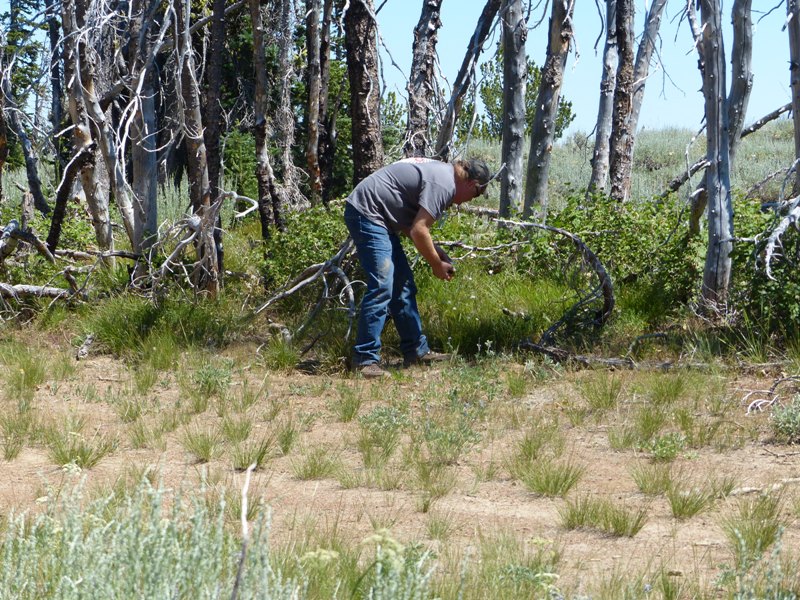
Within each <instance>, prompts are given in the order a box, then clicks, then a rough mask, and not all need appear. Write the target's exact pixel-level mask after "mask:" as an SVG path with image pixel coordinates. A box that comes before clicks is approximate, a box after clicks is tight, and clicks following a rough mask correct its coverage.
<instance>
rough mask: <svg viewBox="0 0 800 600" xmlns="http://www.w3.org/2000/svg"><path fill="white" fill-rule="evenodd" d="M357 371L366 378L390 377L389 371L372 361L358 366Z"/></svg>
mask: <svg viewBox="0 0 800 600" xmlns="http://www.w3.org/2000/svg"><path fill="white" fill-rule="evenodd" d="M356 373H360V374H361V376H362V377H363V378H364V379H381V378H383V377H389V376H390V375H389V371H384V370H383V369H381V366H380V365H379V364H378V363H370V364H368V365H362V366H359V367H356Z"/></svg>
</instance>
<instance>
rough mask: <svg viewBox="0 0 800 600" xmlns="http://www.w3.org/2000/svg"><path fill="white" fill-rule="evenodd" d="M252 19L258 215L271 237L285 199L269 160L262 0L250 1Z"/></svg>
mask: <svg viewBox="0 0 800 600" xmlns="http://www.w3.org/2000/svg"><path fill="white" fill-rule="evenodd" d="M250 18H251V19H252V22H253V66H254V67H255V101H254V105H253V109H254V112H255V115H254V116H255V126H254V133H255V141H256V180H257V181H258V215H259V218H260V221H261V237H262V238H263V239H265V240H267V239H269V237H270V227H271V226H272V225H273V223H274V219H273V214H275V215H280V214H281V210H282V209H281V203H282V199H281V197H280V194H279V192H278V189H277V186H276V184H275V175H274V173H273V171H272V165H271V164H270V159H269V149H268V147H267V140H268V137H269V135H268V134H269V123H268V121H267V110H268V97H267V87H268V82H267V60H266V55H265V35H264V20H263V17H262V13H261V0H250Z"/></svg>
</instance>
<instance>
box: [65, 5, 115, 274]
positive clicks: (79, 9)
mask: <svg viewBox="0 0 800 600" xmlns="http://www.w3.org/2000/svg"><path fill="white" fill-rule="evenodd" d="M85 24H86V23H85V6H84V5H83V3H81V4H77V3H76V2H75V0H62V3H61V28H62V30H63V32H64V35H63V40H64V49H63V56H64V81H66V82H68V83H69V86H68V87H69V89H68V95H67V102H68V104H67V107H68V110H69V114H70V119H71V120H72V125H73V128H72V145H73V148H74V154H75V155H78V154H79V153H80V152H81V151H82V150H84V149H89V148H92V149H94V145H93V141H92V134H91V128H90V125H89V116H88V114H87V112H86V103H85V102H84V98H83V91H82V90H81V85H80V74H79V72H78V71H79V68H80V62H81V61H80V60H79V56H80V54H81V53H82V52H84V50H83V49H82V47H83V45H84V42H82V41H79V40H78V34H79V30H80V28H82V27H83V26H84V25H85ZM96 164H97V155H96V151H92V156H91V157H90V158H89V159H88V160H87V161H86V163H85V164H83V166H82V167H81V172H80V180H81V186H82V188H83V193H84V195H85V196H86V205H87V207H88V210H89V214H90V215H91V216H92V227H93V228H94V232H95V238H96V240H97V246H98V248H99V249H100V250H101V251H107V250H108V251H113V250H114V237H113V235H112V232H111V216H110V214H109V210H108V197H107V196H106V195H105V194H103V192H102V190H101V186H100V182H99V179H98V173H97V168H96ZM107 264H109V265H110V264H113V260H110V261H108V263H107Z"/></svg>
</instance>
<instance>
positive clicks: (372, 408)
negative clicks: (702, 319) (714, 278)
mask: <svg viewBox="0 0 800 600" xmlns="http://www.w3.org/2000/svg"><path fill="white" fill-rule="evenodd" d="M51 352H52V353H54V354H57V353H58V352H64V354H65V355H67V354H68V356H66V358H65V359H64V360H65V361H69V360H71V361H73V362H72V365H71V366H70V368H68V369H62V371H63V372H64V374H63V377H62V378H61V379H58V380H56V379H49V380H46V381H44V382H42V383H40V384H39V385H37V386H36V388H35V389H34V390H32V394H33V395H32V399H31V401H30V407H29V408H28V409H27V410H32V413H31V414H34V415H35V418H34V419H33V420H32V423H33V424H32V425H30V428H29V430H28V433H27V436H26V438H25V442H24V443H23V444H22V447H21V449H20V450H19V453H18V454H17V455H16V456H14V457H13V458H10V460H4V461H2V462H0V508H1V509H2V511H3V512H4V513H8V512H10V511H12V510H13V511H21V510H37V508H36V507H37V502H38V503H39V504H41V503H42V502H44V500H43V498H44V497H45V496H46V495H47V494H48V490H49V492H50V493H51V494H52V490H53V489H58V488H59V487H62V486H65V485H66V484H67V483H68V482H69V481H70V480H71V478H73V477H74V476H73V475H72V473H73V472H74V471H76V469H74V468H73V469H64V468H63V465H62V464H60V463H61V462H62V461H64V460H65V458H64V457H65V456H67V458H68V453H69V452H70V451H73V452H75V456H76V457H77V458H76V459H75V462H76V463H78V464H81V463H80V461H82V460H86V457H87V456H90V455H91V451H92V450H93V449H94V450H95V451H96V454H95V455H94V456H95V458H96V459H97V461H96V464H94V465H93V466H89V465H90V464H91V463H92V462H94V461H93V460H92V461H88V460H86V462H85V464H84V468H83V469H82V470H81V477H85V479H86V485H87V487H88V489H89V490H91V492H92V493H93V494H94V493H96V494H98V495H102V494H107V493H110V492H111V491H115V490H120V489H125V488H127V489H130V487H131V486H133V485H135V484H136V480H138V479H140V478H141V477H142V476H143V475H144V474H145V473H146V472H149V475H148V476H149V477H150V478H152V479H154V480H155V479H158V480H160V481H162V482H163V483H164V485H166V486H167V487H170V488H181V487H182V488H184V489H185V488H189V489H195V490H203V492H202V493H207V494H208V493H211V494H217V495H219V494H225V496H226V497H227V498H229V500H230V503H231V504H232V505H234V506H236V505H237V504H238V497H239V490H240V489H241V486H242V484H243V481H244V473H243V471H242V470H241V469H235V468H234V463H236V462H238V463H242V461H247V459H248V456H247V453H252V455H253V456H256V455H257V454H258V452H257V448H259V447H262V448H264V450H265V452H264V453H263V456H262V457H261V458H263V462H262V464H261V466H260V467H259V469H257V470H256V471H255V473H254V474H253V480H252V483H251V494H250V495H251V497H252V498H253V499H258V501H259V502H263V504H265V505H267V506H268V507H269V508H270V509H271V514H272V539H273V541H274V544H276V545H277V546H284V545H289V544H295V545H296V544H297V543H298V540H300V539H302V540H304V543H305V544H306V545H307V546H308V547H313V546H319V547H325V546H326V545H327V544H332V543H333V540H336V542H337V543H339V544H341V543H344V544H347V543H352V544H358V543H359V542H360V541H361V540H363V539H365V538H366V537H368V536H369V535H370V534H372V533H373V532H374V531H376V530H381V529H386V530H389V531H390V532H391V534H392V536H394V537H395V538H396V539H398V540H400V541H401V542H403V543H406V544H409V543H419V544H421V545H422V546H423V547H425V548H430V549H432V550H434V551H435V552H436V555H437V556H438V557H439V560H440V563H441V564H442V566H443V567H444V568H445V569H446V570H453V571H456V572H457V571H458V569H459V564H461V563H462V561H463V560H464V559H465V558H466V557H469V556H471V555H475V554H477V553H481V552H486V551H487V546H488V545H490V544H492V543H494V544H500V546H502V547H506V548H514V549H515V550H514V552H519V556H520V557H523V556H527V557H528V558H529V559H530V560H534V557H535V556H540V557H541V556H542V552H549V553H550V555H551V559H552V563H553V568H554V570H555V571H556V572H557V573H558V574H559V575H560V583H559V587H561V588H562V589H568V590H572V591H573V592H574V593H578V592H582V591H584V590H586V589H588V587H589V584H590V582H596V581H597V580H598V578H601V579H603V578H606V579H607V578H609V577H614V576H615V574H619V575H624V576H626V577H640V578H641V581H642V582H643V585H650V584H652V578H654V577H658V576H666V577H669V578H673V579H675V580H676V581H686V582H692V585H699V586H701V587H703V588H705V589H713V588H714V585H715V584H714V582H715V581H716V580H717V579H718V578H719V577H720V575H721V574H722V573H723V571H724V568H723V565H727V566H728V567H730V566H732V565H733V564H734V562H735V556H736V552H735V549H734V547H733V543H732V541H731V538H730V536H729V535H726V526H727V525H726V524H729V523H731V522H734V521H735V519H736V518H740V517H741V518H745V517H743V516H742V515H743V514H744V512H743V511H745V508H746V506H747V503H748V502H752V500H753V499H754V498H757V497H759V495H760V494H761V493H762V492H770V493H773V494H776V495H777V496H778V497H779V498H780V507H779V514H778V515H777V517H776V518H777V519H778V520H779V522H780V524H781V526H782V527H783V528H784V533H783V547H784V548H785V549H789V550H791V549H792V548H794V549H797V548H800V452H798V451H797V448H796V447H791V446H784V445H780V444H777V443H776V442H775V440H774V439H772V433H771V428H770V421H769V415H768V412H765V413H760V414H753V415H748V414H746V408H747V405H748V403H749V402H750V401H752V400H753V399H755V398H757V397H767V394H766V392H757V391H758V390H767V389H768V388H769V387H770V386H771V385H772V383H773V381H775V379H776V378H778V377H780V376H781V373H778V372H769V371H762V372H748V374H747V375H742V374H741V372H734V371H731V370H727V369H724V368H719V369H711V370H708V371H689V370H675V371H671V372H661V371H658V372H646V371H617V372H609V371H570V370H564V369H562V368H560V367H557V366H554V365H551V364H546V363H545V364H543V363H540V362H528V363H523V362H521V361H520V360H519V359H512V358H491V359H484V360H481V361H479V362H477V363H466V362H454V363H452V364H446V365H444V366H441V367H436V368H428V367H415V368H412V369H408V370H400V369H398V370H396V371H395V372H394V375H393V376H392V377H391V378H390V379H388V380H382V381H367V380H363V379H360V378H357V377H355V378H354V377H352V376H350V375H348V374H341V373H339V374H307V373H302V372H298V371H289V370H283V371H275V370H269V369H267V368H266V367H264V366H263V363H262V362H261V361H260V360H259V359H258V355H257V352H256V349H255V347H249V346H247V347H238V348H235V349H231V350H227V351H225V352H223V353H221V354H210V353H203V354H202V355H201V356H195V357H193V358H186V359H185V360H182V361H181V365H182V366H181V367H179V368H177V369H174V370H171V371H160V372H146V371H145V370H143V369H142V368H141V367H133V366H131V365H130V364H128V363H126V362H124V361H121V360H117V359H114V358H110V357H106V356H90V357H89V358H88V359H86V360H83V361H80V362H75V361H74V358H72V356H71V353H72V350H69V351H62V350H58V349H55V350H52V349H51ZM198 373H201V374H203V376H202V377H199V376H198ZM784 391H787V392H788V391H789V390H784ZM753 392H756V393H755V394H754V393H753ZM789 395H790V394H789ZM785 399H786V398H784V400H785ZM13 406H14V403H13V402H12V400H11V399H10V398H8V397H7V398H6V400H5V401H4V410H5V415H6V417H4V418H5V419H6V422H8V415H10V414H12V413H13V411H14V410H16V409H13ZM237 432H238V433H237ZM59 434H61V435H62V437H61V438H59ZM8 435H9V434H8V431H6V442H7V443H8ZM64 436H66V437H64ZM245 438H246V440H245ZM59 440H60V441H59ZM70 440H72V441H70ZM637 440H638V441H637ZM73 442H74V443H73ZM79 447H81V448H83V453H82V454H81V453H79V452H78V448H79ZM65 448H67V449H66V450H65ZM243 454H244V455H245V456H244V457H242V455H243ZM544 464H549V465H552V466H554V472H555V473H558V470H559V469H566V468H568V467H569V466H573V467H579V476H578V478H577V482H576V483H575V485H574V486H573V487H572V488H571V489H569V490H568V491H565V492H564V493H563V497H562V496H560V495H559V494H560V492H555V493H554V492H542V491H539V492H537V491H535V490H537V489H539V490H541V488H540V487H537V486H540V485H542V478H544V479H545V480H547V478H548V477H549V476H547V475H544V476H542V477H539V479H538V480H537V479H536V475H535V473H536V467H537V465H544ZM237 466H241V465H237ZM526 473H529V474H530V475H531V477H530V478H528V477H527V476H526V475H525V474H526ZM659 473H660V474H662V475H663V474H665V473H666V474H667V475H666V476H667V477H668V478H669V480H670V481H671V486H672V488H673V489H675V490H682V493H683V494H684V495H688V494H691V493H692V492H702V493H701V494H700V495H703V494H704V495H705V496H707V498H706V500H707V501H706V502H705V504H704V506H703V507H702V508H700V509H699V510H698V512H697V514H694V515H691V516H681V515H679V516H678V517H676V516H674V511H673V508H672V504H671V502H672V501H671V500H670V499H669V497H668V494H667V493H666V491H665V489H664V488H663V487H662V488H661V489H660V490H659V489H655V490H653V489H650V490H645V491H647V492H648V493H643V491H642V489H641V488H642V486H643V485H644V486H645V487H646V486H647V482H648V481H649V482H650V483H653V485H655V487H656V488H657V487H658V485H656V480H657V479H658V477H659ZM550 477H553V478H557V477H558V475H557V474H555V475H553V474H552V473H551V475H550ZM530 481H533V483H526V482H530ZM536 481H538V482H539V483H536ZM637 481H638V482H639V483H637ZM543 485H544V486H547V482H546V481H545V482H544V484H543ZM589 498H593V499H598V498H602V499H606V500H608V501H610V502H611V503H612V504H613V505H614V506H617V507H618V508H620V509H623V510H625V511H629V512H628V518H630V519H633V517H631V514H633V513H635V512H637V511H638V512H640V514H641V515H643V518H644V519H645V521H644V525H643V526H642V527H641V529H640V530H639V531H637V532H636V533H635V534H633V535H630V536H629V535H624V534H623V535H615V534H613V533H609V531H608V530H603V527H602V526H597V525H595V526H593V525H591V524H590V523H589V524H584V526H583V527H579V528H574V529H573V528H569V527H567V526H566V523H565V514H567V511H568V509H569V507H570V506H572V507H573V508H574V507H575V506H576V503H577V502H579V501H580V500H581V499H589ZM37 499H38V500H37ZM737 515H739V517H737ZM625 519H626V518H623V520H625ZM231 523H232V527H235V523H236V517H235V515H234V513H233V512H232V514H231ZM503 540H505V541H503ZM503 544H506V545H505V546H503ZM509 544H510V545H509ZM509 552H511V550H509ZM659 574H660V575H659ZM648 580H649V581H650V583H648Z"/></svg>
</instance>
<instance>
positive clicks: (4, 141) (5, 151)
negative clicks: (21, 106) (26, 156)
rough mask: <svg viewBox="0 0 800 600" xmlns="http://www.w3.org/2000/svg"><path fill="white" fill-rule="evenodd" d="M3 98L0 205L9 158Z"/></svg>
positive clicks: (0, 99)
mask: <svg viewBox="0 0 800 600" xmlns="http://www.w3.org/2000/svg"><path fill="white" fill-rule="evenodd" d="M3 96H4V94H0V204H2V203H3V168H4V167H5V166H6V159H7V158H8V122H7V121H6V111H5V103H4V102H3Z"/></svg>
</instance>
